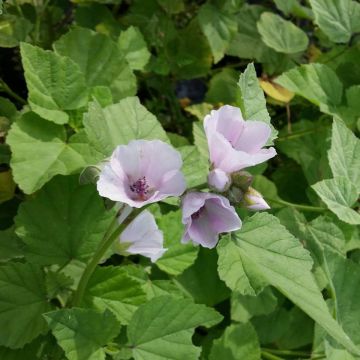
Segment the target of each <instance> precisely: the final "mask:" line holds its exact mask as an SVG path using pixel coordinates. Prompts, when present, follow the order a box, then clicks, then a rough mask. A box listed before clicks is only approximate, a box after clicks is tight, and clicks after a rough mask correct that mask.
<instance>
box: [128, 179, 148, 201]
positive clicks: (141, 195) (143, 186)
mask: <svg viewBox="0 0 360 360" xmlns="http://www.w3.org/2000/svg"><path fill="white" fill-rule="evenodd" d="M130 190H131V191H132V192H133V193H134V194H135V196H136V198H137V199H139V200H146V199H147V197H148V194H149V191H150V186H149V185H148V183H147V181H146V177H145V176H143V177H142V178H140V179H138V180H136V181H135V182H134V183H133V184H132V185H130Z"/></svg>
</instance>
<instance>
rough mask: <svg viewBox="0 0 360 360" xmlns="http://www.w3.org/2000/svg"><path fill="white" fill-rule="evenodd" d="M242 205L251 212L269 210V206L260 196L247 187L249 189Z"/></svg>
mask: <svg viewBox="0 0 360 360" xmlns="http://www.w3.org/2000/svg"><path fill="white" fill-rule="evenodd" d="M243 204H244V205H245V207H246V208H247V209H248V210H252V211H260V210H268V209H270V206H269V205H268V203H267V202H266V201H265V200H264V198H263V197H262V195H261V194H260V193H259V192H258V191H256V190H255V189H253V188H252V187H249V189H248V190H247V191H246V193H245V194H244V199H243Z"/></svg>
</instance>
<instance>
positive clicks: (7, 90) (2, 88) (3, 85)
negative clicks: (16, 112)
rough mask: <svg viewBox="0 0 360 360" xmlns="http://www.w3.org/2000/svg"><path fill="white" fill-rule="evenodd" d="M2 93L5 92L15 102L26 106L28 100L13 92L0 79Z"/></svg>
mask: <svg viewBox="0 0 360 360" xmlns="http://www.w3.org/2000/svg"><path fill="white" fill-rule="evenodd" d="M0 91H3V92H4V93H7V94H8V95H10V96H11V97H13V98H14V99H15V100H17V101H18V102H19V103H21V104H22V105H25V104H26V100H25V99H23V98H22V97H21V96H19V95H18V94H16V92H14V91H13V90H11V88H10V86H9V85H8V84H7V83H6V82H5V81H4V80H3V79H0Z"/></svg>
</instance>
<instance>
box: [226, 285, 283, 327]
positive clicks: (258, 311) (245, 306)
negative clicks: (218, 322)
mask: <svg viewBox="0 0 360 360" xmlns="http://www.w3.org/2000/svg"><path fill="white" fill-rule="evenodd" d="M276 305H277V298H276V296H275V295H274V294H273V292H272V290H271V288H270V287H266V288H265V289H264V290H263V291H262V292H261V293H260V294H258V295H257V296H250V295H241V294H240V293H237V292H233V293H232V296H231V319H232V320H234V321H239V322H247V321H249V320H250V319H251V318H252V317H253V316H257V315H266V314H269V313H271V312H272V311H274V310H275V308H276Z"/></svg>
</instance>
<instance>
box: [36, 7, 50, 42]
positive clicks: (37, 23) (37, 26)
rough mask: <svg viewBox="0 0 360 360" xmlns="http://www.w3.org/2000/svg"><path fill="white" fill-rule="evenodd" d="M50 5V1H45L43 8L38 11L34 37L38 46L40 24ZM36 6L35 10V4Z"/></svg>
mask: <svg viewBox="0 0 360 360" xmlns="http://www.w3.org/2000/svg"><path fill="white" fill-rule="evenodd" d="M48 4H49V0H45V1H44V4H43V5H42V7H41V9H40V10H37V11H36V22H35V35H34V40H35V43H36V44H38V43H39V40H40V23H41V18H42V17H43V15H44V12H45V9H46V8H47V6H48ZM34 6H35V8H36V9H37V7H36V4H35V3H34Z"/></svg>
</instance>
